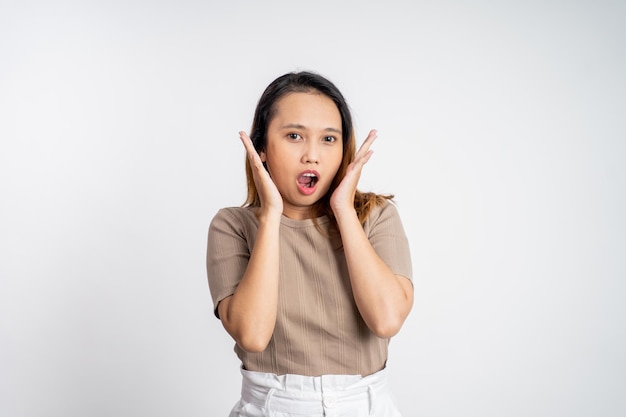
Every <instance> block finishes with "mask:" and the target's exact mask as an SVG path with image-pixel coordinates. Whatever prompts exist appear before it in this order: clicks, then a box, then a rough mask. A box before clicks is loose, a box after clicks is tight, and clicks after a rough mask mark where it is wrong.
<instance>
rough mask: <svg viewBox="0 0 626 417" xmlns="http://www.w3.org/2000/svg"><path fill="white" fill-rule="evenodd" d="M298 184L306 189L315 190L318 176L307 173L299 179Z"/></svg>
mask: <svg viewBox="0 0 626 417" xmlns="http://www.w3.org/2000/svg"><path fill="white" fill-rule="evenodd" d="M298 184H300V186H302V187H304V188H313V187H315V184H317V175H315V174H314V173H312V172H305V173H304V174H302V175H300V177H299V178H298Z"/></svg>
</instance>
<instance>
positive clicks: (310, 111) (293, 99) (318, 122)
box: [270, 91, 341, 130]
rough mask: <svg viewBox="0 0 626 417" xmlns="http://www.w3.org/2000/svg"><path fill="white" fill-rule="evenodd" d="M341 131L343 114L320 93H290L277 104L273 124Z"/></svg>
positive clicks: (331, 101)
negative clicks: (298, 125)
mask: <svg viewBox="0 0 626 417" xmlns="http://www.w3.org/2000/svg"><path fill="white" fill-rule="evenodd" d="M285 123H288V124H300V125H303V126H306V127H311V128H313V127H320V128H334V129H339V130H340V129H341V114H340V113H339V109H338V108H337V105H336V104H335V102H334V101H333V100H332V99H331V98H330V97H328V96H326V95H324V94H322V93H319V92H313V91H312V92H306V93H302V92H298V93H288V94H286V95H284V96H283V97H281V98H280V99H279V100H278V101H277V102H276V103H275V111H274V115H273V117H272V120H271V122H270V125H271V124H280V125H282V124H285Z"/></svg>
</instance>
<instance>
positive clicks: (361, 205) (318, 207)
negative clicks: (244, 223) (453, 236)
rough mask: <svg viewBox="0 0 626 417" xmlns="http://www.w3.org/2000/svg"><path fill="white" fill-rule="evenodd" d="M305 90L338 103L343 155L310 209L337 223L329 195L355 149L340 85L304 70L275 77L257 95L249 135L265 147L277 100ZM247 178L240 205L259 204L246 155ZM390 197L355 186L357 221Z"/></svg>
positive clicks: (314, 214)
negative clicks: (328, 184)
mask: <svg viewBox="0 0 626 417" xmlns="http://www.w3.org/2000/svg"><path fill="white" fill-rule="evenodd" d="M307 92H315V93H320V94H323V95H325V96H327V97H328V98H330V99H331V100H332V101H333V102H334V103H335V105H336V106H337V109H338V110H339V114H340V116H341V130H342V132H341V133H342V137H343V157H342V160H341V164H340V165H339V169H338V170H337V173H336V174H335V178H333V181H332V183H331V186H330V188H329V189H328V192H327V193H326V194H325V195H324V196H323V197H322V198H320V200H319V201H318V202H317V203H316V204H315V205H314V206H313V207H312V213H311V214H312V217H313V219H315V218H317V217H319V216H322V215H327V216H328V217H329V218H330V219H331V221H332V223H333V225H336V222H335V216H334V215H333V212H332V209H331V208H330V197H331V196H332V194H333V191H335V189H336V188H337V186H338V185H339V184H340V183H341V180H343V178H344V177H345V175H346V171H347V169H348V165H350V163H351V162H352V161H354V157H355V153H356V140H355V137H354V129H353V125H352V115H351V114H350V109H349V107H348V104H347V103H346V100H345V99H344V97H343V95H342V94H341V92H340V91H339V89H338V88H337V87H336V86H335V85H334V84H333V83H332V82H330V81H329V80H327V79H326V78H324V77H322V76H321V75H318V74H315V73H311V72H306V71H303V72H293V73H288V74H285V75H282V76H280V77H278V78H277V79H275V80H274V81H272V83H271V84H270V85H268V86H267V88H266V89H265V91H264V92H263V94H262V95H261V98H260V99H259V102H258V104H257V107H256V110H255V112H254V119H253V121H252V128H251V131H250V139H251V140H252V143H253V144H254V148H255V149H256V151H257V152H263V151H265V147H266V145H267V128H268V126H269V124H270V122H271V121H272V118H273V117H274V115H275V114H276V103H277V102H278V101H279V100H280V99H281V98H282V97H284V96H285V95H286V94H289V93H307ZM246 182H247V185H248V195H247V197H246V201H245V203H244V204H243V206H244V207H260V206H261V200H260V199H259V193H258V191H257V188H256V184H255V183H254V177H253V175H252V167H251V166H250V162H249V161H248V159H247V158H246ZM392 198H393V196H392V195H379V194H375V193H362V192H360V191H359V190H357V191H356V195H355V198H354V207H355V209H356V212H357V215H358V217H359V221H360V222H361V223H364V222H365V220H366V219H367V216H368V215H369V213H370V212H371V210H372V209H373V208H374V207H376V206H377V205H380V204H382V203H383V202H384V201H385V200H388V199H392Z"/></svg>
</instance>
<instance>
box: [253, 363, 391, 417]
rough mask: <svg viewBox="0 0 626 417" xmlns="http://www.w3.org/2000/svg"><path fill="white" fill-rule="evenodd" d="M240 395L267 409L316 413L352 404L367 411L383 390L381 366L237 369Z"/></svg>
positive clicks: (351, 407) (385, 388)
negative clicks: (366, 370)
mask: <svg viewBox="0 0 626 417" xmlns="http://www.w3.org/2000/svg"><path fill="white" fill-rule="evenodd" d="M241 374H242V376H243V382H242V388H241V399H242V400H243V401H244V402H248V403H251V404H254V405H256V406H258V407H263V408H265V409H268V410H272V411H278V412H286V413H289V412H291V413H302V414H305V413H319V414H322V413H323V412H324V410H328V409H331V408H332V409H341V408H350V409H355V408H356V407H363V408H367V409H368V410H369V411H371V409H372V407H373V404H374V398H375V397H376V396H377V395H380V394H381V393H383V392H385V391H386V390H387V371H386V370H385V369H383V370H381V371H378V372H376V373H374V374H372V375H368V376H365V377H362V376H361V375H322V376H315V377H311V376H304V375H292V374H286V375H276V374H271V373H264V372H254V371H247V370H245V369H241Z"/></svg>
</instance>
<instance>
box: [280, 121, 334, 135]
mask: <svg viewBox="0 0 626 417" xmlns="http://www.w3.org/2000/svg"><path fill="white" fill-rule="evenodd" d="M282 128H283V129H302V130H307V127H306V126H304V125H301V124H298V123H288V124H286V125H284V126H283V127H282ZM324 131H325V132H333V133H337V134H339V135H341V134H342V132H341V129H336V128H334V127H327V128H326V129H324Z"/></svg>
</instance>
